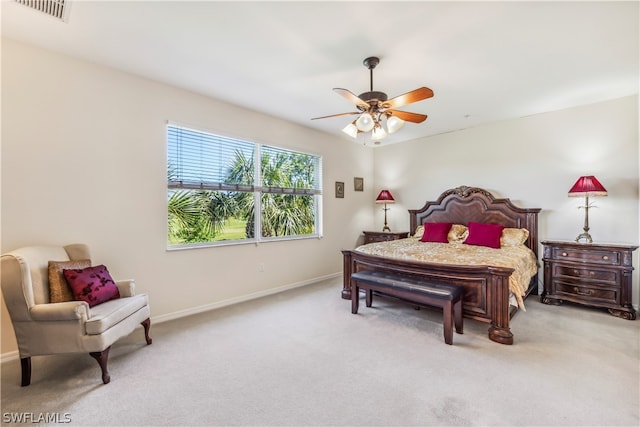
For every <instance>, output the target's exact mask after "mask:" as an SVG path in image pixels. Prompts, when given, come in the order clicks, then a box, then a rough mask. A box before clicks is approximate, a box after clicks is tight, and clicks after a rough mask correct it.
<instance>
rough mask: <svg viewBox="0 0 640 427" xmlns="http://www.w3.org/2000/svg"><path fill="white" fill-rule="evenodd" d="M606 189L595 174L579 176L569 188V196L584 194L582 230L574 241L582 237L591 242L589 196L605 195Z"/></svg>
mask: <svg viewBox="0 0 640 427" xmlns="http://www.w3.org/2000/svg"><path fill="white" fill-rule="evenodd" d="M606 195H607V190H606V189H605V188H604V187H603V186H602V184H600V181H598V180H597V179H596V177H595V176H581V177H580V178H578V180H577V181H576V183H575V184H573V187H571V190H569V197H581V196H584V206H580V207H581V208H584V227H583V230H584V232H583V233H582V234H580V235H579V236H578V237H576V242H579V241H580V240H582V239H584V240H585V241H586V243H592V242H593V240H592V239H591V235H590V234H589V208H590V207H591V205H589V196H606Z"/></svg>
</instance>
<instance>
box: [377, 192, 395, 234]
mask: <svg viewBox="0 0 640 427" xmlns="http://www.w3.org/2000/svg"><path fill="white" fill-rule="evenodd" d="M395 202H396V201H395V200H394V198H393V196H392V195H391V193H390V192H389V190H382V191H381V192H380V194H378V197H377V198H376V203H384V208H382V209H383V210H384V227H383V228H382V231H391V229H390V228H389V226H388V225H387V211H388V210H389V208H388V207H387V204H388V203H395Z"/></svg>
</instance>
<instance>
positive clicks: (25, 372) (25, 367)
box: [20, 357, 31, 387]
mask: <svg viewBox="0 0 640 427" xmlns="http://www.w3.org/2000/svg"><path fill="white" fill-rule="evenodd" d="M20 367H21V368H22V384H21V385H22V387H26V386H28V385H29V384H31V357H23V358H22V359H20Z"/></svg>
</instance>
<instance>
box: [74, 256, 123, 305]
mask: <svg viewBox="0 0 640 427" xmlns="http://www.w3.org/2000/svg"><path fill="white" fill-rule="evenodd" d="M62 274H63V275H64V278H65V279H67V283H69V287H71V291H72V292H73V296H74V298H75V299H76V300H77V301H85V302H86V303H87V304H89V307H94V306H96V305H98V304H102V303H103V302H107V301H110V300H112V299H116V298H120V292H119V291H118V287H117V286H116V282H114V281H113V279H112V278H111V275H110V274H109V271H108V270H107V267H105V266H104V265H97V266H95V267H87V268H83V269H69V270H63V271H62Z"/></svg>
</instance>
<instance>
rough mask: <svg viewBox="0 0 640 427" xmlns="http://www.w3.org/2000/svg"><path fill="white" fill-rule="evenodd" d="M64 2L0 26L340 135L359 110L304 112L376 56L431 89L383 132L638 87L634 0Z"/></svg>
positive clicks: (420, 132)
mask: <svg viewBox="0 0 640 427" xmlns="http://www.w3.org/2000/svg"><path fill="white" fill-rule="evenodd" d="M70 5H71V7H70V9H69V16H68V20H67V22H66V23H65V22H62V21H60V20H57V19H54V18H52V17H49V16H47V15H45V14H44V13H42V12H38V11H34V10H32V9H30V8H28V7H26V6H23V5H20V4H17V3H15V1H14V0H2V10H1V12H2V35H3V36H5V37H9V38H13V39H16V40H20V41H24V42H28V43H31V44H35V45H38V46H41V47H44V48H47V49H50V50H54V51H58V52H61V53H64V54H67V55H71V56H74V57H80V58H84V59H87V60H89V61H93V62H96V63H100V64H105V65H108V66H112V67H115V68H118V69H121V70H124V71H127V72H131V73H134V74H138V75H141V76H145V77H148V78H150V79H153V80H157V81H161V82H165V83H168V84H171V85H174V86H178V87H181V88H184V89H187V90H190V91H193V92H197V93H200V94H204V95H208V96H211V97H213V98H217V99H220V100H224V101H228V102H231V103H234V104H237V105H240V106H242V107H246V108H249V109H252V110H257V111H260V112H264V113H266V114H269V115H272V116H276V117H280V118H283V119H286V120H289V121H292V122H296V123H299V124H301V125H304V126H308V127H312V128H315V129H319V130H322V131H325V132H329V133H331V134H333V135H336V136H337V137H339V138H344V139H345V140H351V139H350V138H349V137H348V136H346V135H344V134H343V133H342V132H340V129H342V127H344V126H345V125H346V124H347V123H348V122H349V121H350V120H352V119H353V118H352V117H339V118H330V119H323V120H314V121H312V120H310V119H311V118H312V117H318V116H325V115H330V114H336V113H342V112H348V111H354V108H353V106H352V105H351V104H350V103H348V102H347V101H346V100H345V99H343V98H342V97H340V96H339V95H337V94H336V93H334V92H333V91H332V88H334V87H341V88H346V89H349V90H350V91H352V92H353V93H355V94H360V93H362V92H366V91H368V90H369V71H368V70H367V68H366V67H365V66H364V65H363V64H362V61H363V59H364V58H366V57H368V56H378V57H380V60H381V62H380V65H378V67H377V68H376V69H375V71H374V81H373V86H374V90H378V91H382V92H386V93H387V94H388V96H389V98H392V97H394V96H397V95H400V94H403V93H405V92H408V91H411V90H413V89H416V88H418V87H420V86H427V87H429V88H431V89H433V91H434V92H435V96H434V97H433V98H431V99H427V100H424V101H420V102H417V103H415V104H411V105H408V106H406V107H403V108H400V109H401V110H405V111H411V112H416V113H422V114H427V115H428V116H429V118H428V119H427V121H425V122H424V123H422V124H413V123H407V124H406V125H405V126H404V127H403V128H402V129H401V130H400V131H399V132H398V133H396V134H394V135H390V136H389V137H387V138H386V139H385V140H383V144H389V143H397V142H401V141H406V140H410V139H414V138H419V137H423V136H429V135H435V134H440V133H444V132H450V131H454V130H458V129H463V128H468V127H472V126H477V125H479V124H483V123H489V122H495V121H499V120H505V119H512V118H517V117H523V116H528V115H532V114H538V113H542V112H547V111H554V110H559V109H564V108H568V107H572V106H576V105H582V104H589V103H593V102H599V101H603V100H607V99H615V98H619V97H623V96H628V95H632V94H637V93H638V86H639V65H638V64H639V57H640V55H639V51H640V47H639V45H640V44H639V37H640V36H639V15H640V11H639V7H638V6H639V2H638V1H627V2H611V1H604V2H589V1H586V2H575V1H572V2H538V1H533V2H508V1H502V2H479V1H471V2H455V1H453V2H452V1H449V2H426V1H422V2H416V1H413V2H398V1H386V2H380V1H379V2H361V1H351V2H335V1H323V2H305V1H297V2H296V1H288V2H269V1H260V2H245V1H235V2H217V1H195V2H187V1H176V2H168V1H157V0H156V1H149V0H147V1H78V0H75V1H73V0H71V2H70ZM359 138H362V135H360V136H359ZM359 142H362V140H361V139H360V140H359Z"/></svg>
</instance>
